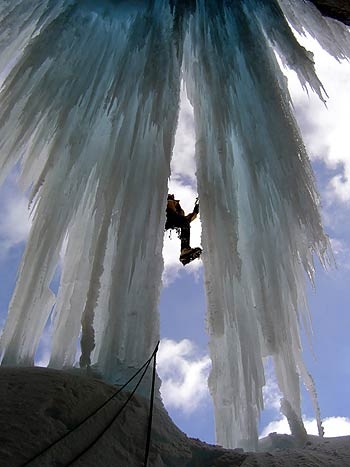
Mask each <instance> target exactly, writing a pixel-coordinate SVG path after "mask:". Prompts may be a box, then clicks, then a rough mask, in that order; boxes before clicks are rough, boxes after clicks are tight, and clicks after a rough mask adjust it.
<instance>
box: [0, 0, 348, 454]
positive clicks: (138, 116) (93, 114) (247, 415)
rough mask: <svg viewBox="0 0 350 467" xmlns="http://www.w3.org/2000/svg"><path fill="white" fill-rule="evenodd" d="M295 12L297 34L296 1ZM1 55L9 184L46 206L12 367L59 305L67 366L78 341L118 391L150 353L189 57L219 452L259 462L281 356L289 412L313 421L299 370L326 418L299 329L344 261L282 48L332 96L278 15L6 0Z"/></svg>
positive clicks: (252, 3)
mask: <svg viewBox="0 0 350 467" xmlns="http://www.w3.org/2000/svg"><path fill="white" fill-rule="evenodd" d="M280 3H281V5H282V7H283V9H284V12H285V14H286V15H288V18H289V19H290V21H292V20H293V24H294V25H296V26H295V27H296V28H299V30H300V29H301V28H302V27H303V26H302V23H300V22H298V21H299V20H298V18H299V16H300V14H301V13H302V14H304V13H303V11H299V10H298V8H297V7H295V5H294V3H299V2H294V3H293V2H288V1H287V0H283V1H282V0H280ZM303 5H304V2H300V8H301V7H303ZM189 6H190V7H189ZM308 14H310V15H311V16H312V15H313V13H312V12H311V13H308ZM320 21H321V19H320V18H319V17H318V19H317V21H316V23H315V24H317V25H319V24H320ZM331 30H332V34H333V33H334V35H335V36H336V35H337V34H340V33H337V32H335V28H334V27H333V26H332V27H331ZM343 32H344V30H343V29H342V34H343ZM335 36H334V37H335ZM332 37H333V36H332ZM329 42H331V43H332V39H331V40H330V41H329ZM342 44H343V45H341V46H340V48H338V49H337V50H333V52H334V53H335V54H336V56H337V57H338V58H339V59H340V58H342V57H343V56H344V55H345V53H347V49H346V46H345V45H344V43H342ZM0 46H1V47H0V66H1V68H0V77H1V80H2V81H3V86H2V89H1V92H0V173H1V176H2V177H5V176H6V174H8V173H9V171H10V170H11V168H13V167H14V166H19V167H20V172H21V174H20V178H19V181H20V183H21V185H22V186H23V188H24V189H25V190H29V193H30V201H31V206H32V209H33V227H32V231H31V234H30V238H29V241H28V244H27V248H26V251H25V254H24V257H23V260H22V264H21V267H20V271H19V275H18V281H17V285H16V289H15V291H14V294H13V298H12V301H11V304H10V309H9V316H8V319H7V322H6V325H5V329H4V331H3V334H2V336H1V342H0V345H1V356H2V362H3V364H7V365H31V364H33V360H34V355H35V352H36V349H37V346H38V343H39V340H40V336H41V335H42V332H43V329H44V326H45V323H46V321H47V319H48V317H49V315H50V313H51V310H52V308H53V305H54V304H55V307H54V312H53V319H54V332H53V339H52V349H51V360H50V366H52V367H55V368H62V367H64V366H71V365H73V364H74V361H75V355H76V348H77V341H78V339H79V335H80V333H81V339H80V341H81V356H80V363H81V365H82V366H83V367H84V366H87V365H90V364H91V363H93V364H97V366H98V367H99V368H100V370H101V371H102V373H103V375H104V377H105V378H106V379H109V380H114V379H115V378H116V376H117V374H118V371H119V369H120V367H121V366H123V365H124V366H138V365H139V364H140V363H143V362H144V361H145V358H146V357H147V356H148V355H149V354H150V352H151V351H152V350H153V347H154V345H155V343H156V341H157V339H158V332H159V325H158V313H157V310H156V307H157V302H158V295H159V287H160V278H161V272H162V258H161V247H162V238H163V226H164V220H165V219H164V216H165V209H164V208H165V200H166V191H167V178H168V176H169V172H170V169H169V165H170V156H171V151H172V146H173V139H174V131H175V128H176V121H177V113H178V102H179V83H180V66H181V63H182V60H184V62H183V63H184V79H185V81H186V85H187V89H188V94H189V97H190V99H191V102H192V104H193V106H194V113H195V119H196V138H197V144H196V159H197V177H198V190H199V194H200V199H201V219H202V223H203V246H204V253H203V261H204V267H205V282H206V290H207V298H208V317H207V325H208V331H209V334H210V351H211V357H212V361H213V370H212V373H211V377H210V382H209V383H210V390H211V393H212V395H213V399H214V405H215V413H216V429H217V441H218V443H220V444H222V445H224V446H226V447H236V446H238V445H241V446H246V447H249V448H254V447H255V443H256V441H257V421H258V418H259V413H260V410H261V408H262V386H263V385H264V369H263V358H264V357H265V356H267V355H272V356H273V358H274V361H275V367H276V373H277V377H278V381H279V385H280V388H281V390H282V392H283V396H284V399H285V404H286V406H288V413H292V414H293V418H294V419H295V420H301V413H300V392H299V377H300V375H302V377H303V378H304V381H305V383H306V385H307V386H308V388H309V389H310V391H311V393H312V395H313V397H314V402H315V407H316V412H317V411H318V409H317V404H316V396H315V391H314V387H313V383H312V379H311V377H310V376H309V375H308V373H307V371H306V369H305V367H304V364H303V361H302V356H301V344H300V337H299V326H300V323H301V322H303V323H304V325H305V327H306V329H308V327H309V314H308V309H307V303H306V296H305V272H306V274H307V275H308V276H309V278H310V279H311V280H313V274H314V267H313V254H314V253H315V254H316V255H318V257H319V258H320V260H321V261H322V262H323V263H326V262H327V249H328V240H327V238H326V236H325V235H324V233H323V230H322V225H321V221H320V216H319V213H318V206H319V199H318V195H317V193H316V191H315V187H314V180H313V175H312V171H311V168H310V165H309V161H308V158H307V154H306V151H305V148H304V146H303V143H302V141H301V138H300V134H299V131H298V128H297V126H296V123H295V120H294V117H293V114H292V106H291V102H290V97H289V94H288V91H287V87H286V82H285V78H284V76H283V74H282V73H281V71H280V68H279V66H278V63H277V60H276V55H275V53H278V54H279V56H280V57H281V59H282V62H283V63H285V64H286V65H288V66H289V67H291V68H293V69H294V70H295V71H296V73H297V74H298V76H299V79H300V81H301V83H302V85H303V86H304V87H307V86H309V87H310V88H312V89H313V90H314V91H315V92H316V93H318V95H319V96H320V98H321V99H325V93H324V92H323V90H322V86H321V83H320V82H319V81H318V79H317V77H316V75H315V73H314V68H313V62H312V56H311V55H310V54H309V53H308V52H307V51H306V50H305V49H303V48H302V47H300V46H299V45H298V43H297V42H296V40H295V38H294V36H293V34H292V32H291V29H290V27H289V25H288V23H287V22H286V20H285V17H284V15H283V13H282V10H281V9H280V6H279V3H278V2H277V0H276V1H273V0H271V1H269V2H264V1H260V0H235V1H234V2H221V1H210V0H198V1H197V2H196V3H194V2H180V1H179V2H176V1H171V2H170V4H169V2H168V1H167V0H156V1H141V0H139V1H137V0H135V1H132V2H126V1H116V0H115V1H112V0H104V1H94V0H85V1H75V0H44V1H42V0H40V1H39V0H16V1H7V0H6V1H5V0H4V1H3V2H2V3H1V5H0ZM183 52H184V54H183ZM63 244H65V254H64V257H63V260H62V261H61V269H62V274H61V281H60V287H59V290H58V294H57V297H56V298H55V297H54V295H53V293H52V292H51V291H50V283H51V280H52V277H53V275H54V272H55V270H56V268H57V264H58V263H59V256H60V251H61V248H62V245H63Z"/></svg>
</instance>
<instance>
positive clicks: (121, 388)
mask: <svg viewBox="0 0 350 467" xmlns="http://www.w3.org/2000/svg"><path fill="white" fill-rule="evenodd" d="M158 345H159V342H158V343H157V346H156V348H155V349H154V351H153V353H152V355H151V356H150V358H149V359H148V360H147V361H146V362H145V363H144V364H143V365H142V366H141V367H140V368H139V369H138V370H137V371H136V373H135V374H134V375H133V376H132V377H131V378H129V379H128V381H127V382H126V383H124V384H123V386H121V387H120V388H119V389H118V390H117V391H116V392H114V393H113V394H112V395H111V396H110V397H109V398H108V399H107V400H106V401H105V402H104V403H103V404H102V405H100V406H98V407H97V408H96V409H95V410H94V411H93V412H91V413H90V414H89V415H87V416H86V417H85V418H83V420H81V421H80V422H79V423H78V424H77V425H75V426H74V427H73V428H72V429H71V430H69V431H68V432H67V433H64V434H63V435H62V436H60V437H59V438H58V439H56V440H55V441H54V442H53V443H51V444H49V445H48V446H47V447H46V448H44V449H43V450H42V451H41V452H39V453H38V454H36V455H35V456H34V457H32V458H31V459H30V460H29V461H26V462H25V463H24V464H21V467H26V466H28V465H30V463H31V462H33V461H34V460H35V459H37V458H38V457H41V456H42V455H43V454H45V453H46V452H47V451H48V450H49V449H51V448H52V447H53V446H55V445H56V444H58V443H59V442H60V441H62V440H63V439H64V438H66V437H67V436H69V435H70V434H71V433H73V432H74V431H75V430H77V429H78V428H79V427H80V426H81V425H83V424H84V423H85V422H86V421H87V420H89V418H92V417H93V416H94V415H96V414H97V413H98V412H99V411H100V410H102V409H103V408H104V407H105V406H106V405H107V404H108V403H109V402H110V401H111V400H112V399H114V398H115V397H116V396H117V395H118V394H119V393H120V392H121V391H122V390H123V389H124V388H125V387H126V386H127V385H128V384H129V383H130V382H131V381H132V380H133V379H135V378H136V376H137V375H138V374H139V373H141V371H142V370H143V369H144V368H145V367H146V369H145V371H144V372H143V374H142V376H141V379H140V381H139V382H138V385H139V384H140V382H141V381H142V378H143V376H144V374H145V373H146V370H147V368H148V367H149V365H150V363H151V361H152V359H153V356H154V355H155V352H157V350H158ZM138 385H137V386H136V388H135V390H136V389H137V387H138ZM135 390H134V391H135Z"/></svg>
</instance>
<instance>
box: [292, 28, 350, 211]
mask: <svg viewBox="0 0 350 467" xmlns="http://www.w3.org/2000/svg"><path fill="white" fill-rule="evenodd" d="M298 40H300V42H302V44H303V45H304V46H305V47H306V48H308V49H311V50H312V52H313V53H314V58H315V64H316V71H317V74H318V77H319V78H320V80H321V82H322V84H323V85H324V87H325V89H326V91H327V94H328V95H329V99H328V100H327V108H326V107H325V106H324V104H323V103H322V102H321V101H320V99H318V97H317V96H316V95H315V94H314V93H311V94H310V95H309V96H307V95H306V94H305V92H303V91H302V89H301V86H300V84H299V82H298V80H297V78H296V76H295V74H293V73H292V72H287V75H288V82H289V88H290V91H291V94H292V96H293V102H294V105H295V110H296V116H297V120H298V122H299V125H300V128H301V131H302V134H303V139H304V141H305V144H306V146H307V148H308V150H309V154H310V157H311V159H312V160H313V161H317V160H318V161H322V162H323V163H324V164H325V166H326V167H327V168H328V169H329V170H331V171H333V173H332V174H331V175H330V179H329V182H328V186H327V190H326V192H325V193H324V196H325V197H326V199H327V201H329V202H334V201H338V202H347V201H349V200H350V150H349V138H348V133H349V129H348V126H349V121H350V63H349V62H345V61H343V62H341V63H338V62H337V61H336V60H335V59H334V58H332V57H331V56H330V55H329V54H327V53H326V52H325V51H324V50H323V49H322V48H321V47H320V45H319V44H318V43H317V42H316V41H314V40H312V39H310V38H309V37H307V38H303V37H299V36H298Z"/></svg>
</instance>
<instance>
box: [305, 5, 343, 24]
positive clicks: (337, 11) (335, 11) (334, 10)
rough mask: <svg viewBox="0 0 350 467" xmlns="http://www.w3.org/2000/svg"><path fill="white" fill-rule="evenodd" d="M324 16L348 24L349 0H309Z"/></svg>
mask: <svg viewBox="0 0 350 467" xmlns="http://www.w3.org/2000/svg"><path fill="white" fill-rule="evenodd" d="M311 2H312V3H313V4H314V5H315V6H316V7H317V8H318V9H319V10H320V12H321V13H322V14H323V15H324V16H329V17H330V18H334V19H337V20H338V21H341V22H342V23H344V24H347V25H348V26H350V2H349V0H311Z"/></svg>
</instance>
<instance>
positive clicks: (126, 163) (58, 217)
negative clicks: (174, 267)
mask: <svg viewBox="0 0 350 467" xmlns="http://www.w3.org/2000/svg"><path fill="white" fill-rule="evenodd" d="M5 4H6V5H5ZM5 4H4V3H2V7H1V10H0V14H1V17H0V18H1V19H0V21H1V24H0V27H1V36H0V40H1V55H0V60H1V63H5V66H4V67H3V69H2V70H3V71H2V73H3V78H4V79H5V81H4V83H3V88H2V91H1V94H0V98H1V111H0V122H1V130H0V141H1V173H2V175H3V176H5V175H6V174H7V173H8V171H9V170H10V169H11V168H12V167H13V166H14V165H15V164H17V163H20V167H21V175H20V183H21V184H22V186H23V188H24V189H26V190H28V189H29V190H30V200H31V202H32V206H33V228H32V231H31V234H30V238H29V240H28V244H27V248H26V251H25V254H24V258H23V260H22V264H21V268H20V272H19V276H18V281H17V285H16V289H15V291H14V294H13V298H12V301H11V304H10V308H9V317H8V320H7V322H6V326H5V329H4V331H3V334H2V337H1V352H2V354H3V364H7V365H31V364H33V359H34V355H35V351H36V349H37V346H38V342H39V339H40V336H41V334H42V331H43V328H44V326H45V323H46V321H47V319H48V316H49V314H50V312H51V309H52V306H53V304H54V297H53V294H52V292H51V291H50V282H51V280H52V277H53V274H54V272H55V269H56V267H57V263H58V260H59V254H60V250H61V246H62V243H63V241H64V239H65V238H66V239H67V246H66V254H65V256H64V260H63V263H62V276H61V283H60V288H59V291H58V296H57V302H56V306H55V310H54V334H53V340H52V354H51V361H50V366H53V367H56V368H61V367H63V366H71V365H72V364H73V363H74V360H75V354H76V348H77V341H78V336H79V333H80V329H81V326H82V336H81V346H82V356H81V363H82V364H83V365H86V364H89V363H90V360H91V358H92V362H93V363H97V364H98V367H99V368H100V369H101V370H102V371H103V373H104V375H105V377H106V378H108V377H112V376H113V373H114V372H115V370H116V368H117V366H118V363H120V362H127V364H129V365H135V366H137V365H139V364H140V363H141V362H142V363H143V362H144V361H145V359H146V358H147V356H149V354H150V353H151V352H152V350H153V348H154V346H155V344H156V342H157V340H158V333H159V326H158V311H157V302H158V295H159V289H160V283H161V273H162V268H163V261H162V255H161V250H162V238H163V226H164V221H165V219H164V217H165V211H164V204H165V199H166V194H167V178H168V176H169V172H170V168H169V167H170V156H171V151H172V146H173V138H174V131H175V128H176V121H177V112H178V100H179V82H180V78H179V73H180V65H181V63H180V62H179V60H178V57H177V49H176V47H175V46H174V41H173V40H172V39H171V36H172V30H171V26H172V22H171V16H170V8H169V5H168V3H167V2H164V1H155V2H151V5H148V4H147V2H107V1H106V2H74V1H58V2H57V1H56V0H55V1H46V2H42V1H27V0H26V1H17V2H5ZM14 26H15V27H14ZM9 58H10V60H9ZM12 58H13V60H12V61H11V59H12ZM150 278H151V279H150ZM95 345H96V346H95ZM94 346H95V348H94ZM92 351H93V356H92V357H91V352H92Z"/></svg>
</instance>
